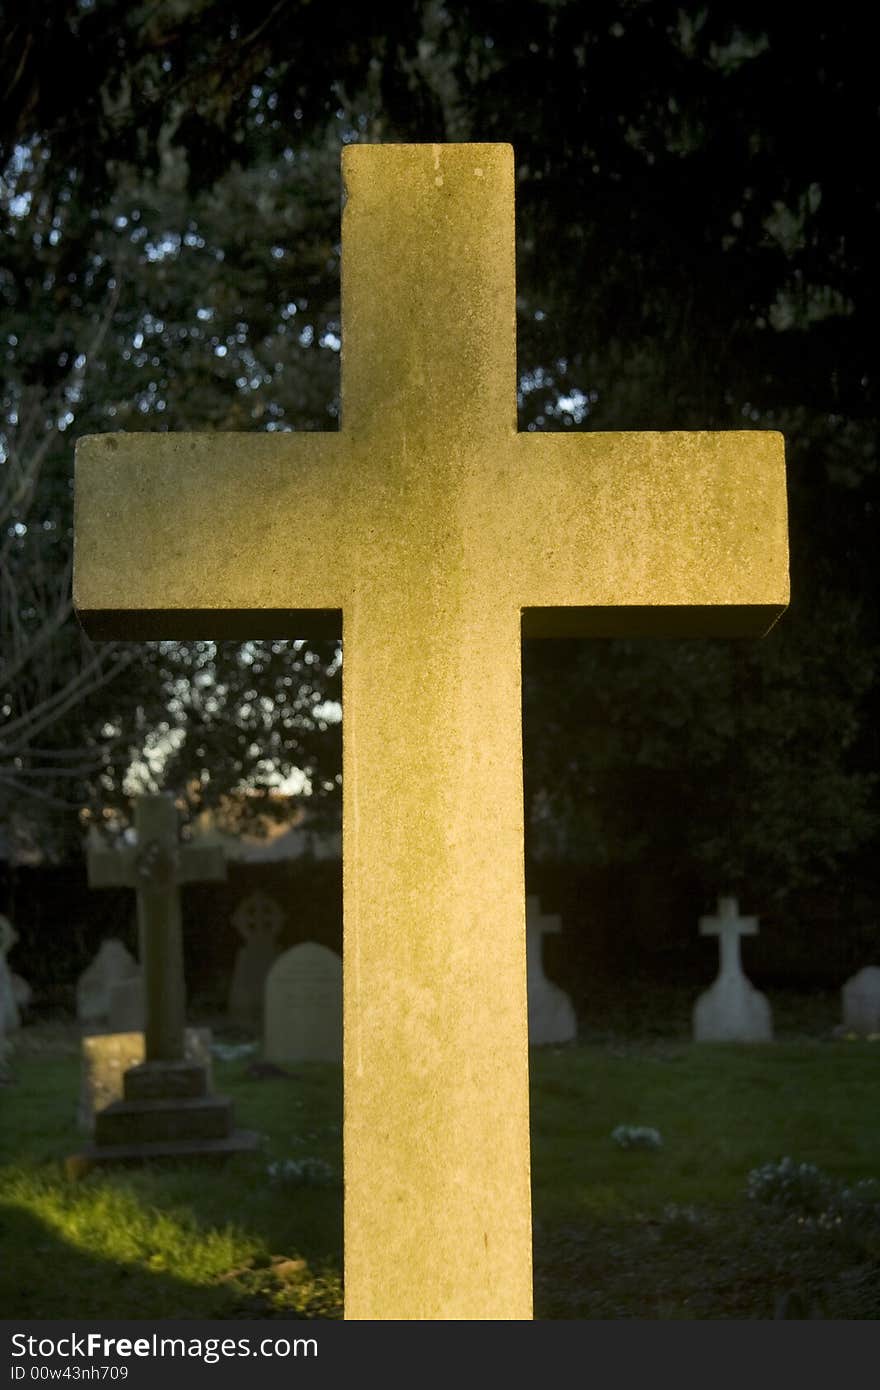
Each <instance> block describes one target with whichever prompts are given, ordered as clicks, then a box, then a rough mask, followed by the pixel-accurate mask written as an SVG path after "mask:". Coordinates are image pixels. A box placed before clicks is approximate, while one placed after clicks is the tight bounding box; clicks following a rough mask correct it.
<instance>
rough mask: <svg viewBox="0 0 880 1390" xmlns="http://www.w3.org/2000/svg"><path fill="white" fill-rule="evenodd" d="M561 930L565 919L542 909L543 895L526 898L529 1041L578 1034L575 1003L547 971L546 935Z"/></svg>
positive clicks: (562, 1039)
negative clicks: (550, 978)
mask: <svg viewBox="0 0 880 1390" xmlns="http://www.w3.org/2000/svg"><path fill="white" fill-rule="evenodd" d="M561 931H562V922H561V920H560V918H559V917H558V916H557V915H556V914H555V913H554V914H550V915H548V914H547V913H542V911H541V900H540V898H537V897H533V896H530V897H528V898H526V969H527V972H528V997H529V1045H530V1046H531V1047H537V1046H539V1045H540V1044H541V1043H562V1042H571V1040H572V1039H573V1038H575V1037H577V1018H576V1016H575V1012H574V1006H573V1004H572V1002H571V1000H570V999H569V997H568V995H567V994H566V993H565V990H562V989H560V988H559V986H558V985H555V984H553V982H552V980H548V979H547V976H546V975H545V974H544V960H543V947H544V937H545V936H551V935H552V936H555V935H558V933H559V932H561Z"/></svg>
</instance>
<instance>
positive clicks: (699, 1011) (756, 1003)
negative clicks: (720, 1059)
mask: <svg viewBox="0 0 880 1390" xmlns="http://www.w3.org/2000/svg"><path fill="white" fill-rule="evenodd" d="M700 932H701V934H702V935H703V936H717V937H718V944H719V948H720V949H719V954H720V961H719V967H718V974H717V976H716V978H715V981H714V983H713V984H712V986H711V987H710V988H709V989H708V990H706V991H705V993H703V994H701V995H700V996H699V998H698V999H697V1002H696V1004H695V1005H694V1012H693V1025H694V1038H695V1040H696V1041H697V1042H770V1041H771V1039H772V1037H773V1017H772V1013H771V1010H770V1005H769V1003H768V1001H767V999H765V997H764V995H763V994H761V992H760V991H759V990H757V989H755V987H754V985H753V984H752V983H751V982H750V981H749V980H748V979H747V977H746V975H745V973H744V971H743V968H742V961H741V960H740V949H739V943H740V938H741V937H743V936H757V933H758V919H757V917H740V915H739V904H738V903H737V900H736V898H719V899H718V915H717V917H701V918H700Z"/></svg>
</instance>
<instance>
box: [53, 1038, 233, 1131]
mask: <svg viewBox="0 0 880 1390" xmlns="http://www.w3.org/2000/svg"><path fill="white" fill-rule="evenodd" d="M184 1053H185V1058H186V1059H187V1060H188V1061H191V1062H194V1063H195V1064H196V1065H197V1066H198V1067H199V1069H200V1071H201V1073H202V1076H203V1078H204V1090H206V1091H209V1090H210V1089H211V1077H212V1059H211V1030H210V1028H187V1030H186V1033H185V1035H184ZM143 1060H144V1035H143V1033H142V1032H133V1033H94V1034H92V1035H90V1036H86V1037H84V1038H83V1040H82V1071H81V1082H80V1098H79V1106H78V1109H77V1124H78V1125H79V1128H80V1129H82V1130H85V1131H86V1132H87V1133H91V1132H92V1131H93V1129H94V1126H95V1112H96V1111H98V1110H104V1109H106V1107H107V1106H108V1105H111V1104H112V1103H113V1101H116V1100H122V1098H123V1096H124V1094H125V1086H124V1077H125V1075H126V1073H127V1072H128V1070H129V1068H130V1067H135V1068H139V1065H140V1063H142V1062H143Z"/></svg>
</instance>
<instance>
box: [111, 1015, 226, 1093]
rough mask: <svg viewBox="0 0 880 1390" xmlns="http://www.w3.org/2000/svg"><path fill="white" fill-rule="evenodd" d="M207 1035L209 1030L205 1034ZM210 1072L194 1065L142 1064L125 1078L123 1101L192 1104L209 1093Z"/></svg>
mask: <svg viewBox="0 0 880 1390" xmlns="http://www.w3.org/2000/svg"><path fill="white" fill-rule="evenodd" d="M206 1031H207V1030H206ZM210 1089H211V1088H210V1086H209V1084H208V1068H207V1067H206V1066H205V1065H204V1064H203V1063H199V1062H195V1061H189V1060H188V1059H184V1060H183V1061H182V1062H142V1063H140V1064H138V1065H137V1066H133V1067H129V1068H128V1070H127V1071H126V1073H125V1075H124V1076H123V1078H122V1098H123V1100H173V1099H177V1098H179V1097H182V1098H184V1099H187V1100H192V1099H194V1098H196V1097H199V1096H206V1095H208V1094H209V1093H210Z"/></svg>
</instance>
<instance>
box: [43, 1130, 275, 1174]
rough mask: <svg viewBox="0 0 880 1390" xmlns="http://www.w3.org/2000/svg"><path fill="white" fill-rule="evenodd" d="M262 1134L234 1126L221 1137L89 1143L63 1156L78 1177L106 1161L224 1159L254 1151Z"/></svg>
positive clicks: (66, 1168)
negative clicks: (65, 1156) (81, 1148)
mask: <svg viewBox="0 0 880 1390" xmlns="http://www.w3.org/2000/svg"><path fill="white" fill-rule="evenodd" d="M260 1138H261V1136H260V1135H259V1134H257V1133H256V1131H255V1130H250V1129H235V1130H233V1131H232V1133H231V1134H225V1135H223V1137H222V1138H220V1139H175V1140H152V1141H150V1142H145V1143H140V1144H103V1145H101V1146H99V1145H97V1144H90V1145H88V1147H87V1148H85V1149H83V1150H82V1151H81V1152H80V1153H78V1154H71V1155H70V1156H69V1157H68V1158H66V1159H65V1160H64V1168H65V1172H66V1173H67V1176H68V1177H69V1178H81V1177H85V1175H86V1174H87V1173H89V1172H91V1170H92V1169H93V1168H97V1167H101V1166H103V1165H105V1164H112V1163H121V1164H135V1163H146V1162H149V1161H151V1160H152V1159H160V1160H161V1159H187V1158H193V1159H206V1158H207V1159H210V1158H213V1159H223V1158H229V1157H231V1156H232V1155H234V1154H239V1153H253V1152H255V1150H256V1149H257V1148H258V1147H259V1144H260Z"/></svg>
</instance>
